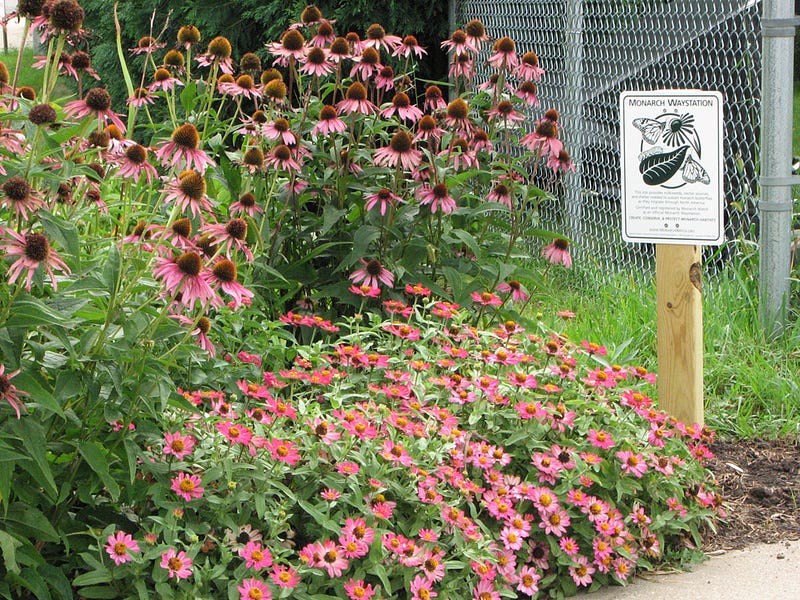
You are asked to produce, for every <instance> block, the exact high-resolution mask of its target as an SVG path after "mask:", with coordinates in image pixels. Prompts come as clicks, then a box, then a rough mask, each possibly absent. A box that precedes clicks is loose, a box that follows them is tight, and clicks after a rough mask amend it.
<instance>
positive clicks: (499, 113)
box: [487, 100, 525, 125]
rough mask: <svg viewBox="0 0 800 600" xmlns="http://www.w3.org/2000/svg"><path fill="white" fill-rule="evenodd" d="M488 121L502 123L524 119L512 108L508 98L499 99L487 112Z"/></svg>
mask: <svg viewBox="0 0 800 600" xmlns="http://www.w3.org/2000/svg"><path fill="white" fill-rule="evenodd" d="M487 116H488V118H489V121H502V122H503V125H508V124H512V123H516V122H519V121H524V120H525V117H524V116H523V115H521V114H520V113H518V112H517V111H516V110H515V109H514V104H513V103H512V102H511V101H510V100H501V101H500V102H498V103H497V106H495V107H494V108H493V109H492V110H490V111H489V112H488V113H487Z"/></svg>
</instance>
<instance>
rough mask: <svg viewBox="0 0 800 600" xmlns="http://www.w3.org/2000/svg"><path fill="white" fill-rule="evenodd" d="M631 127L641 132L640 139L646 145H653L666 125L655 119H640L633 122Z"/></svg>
mask: <svg viewBox="0 0 800 600" xmlns="http://www.w3.org/2000/svg"><path fill="white" fill-rule="evenodd" d="M633 126H634V127H636V129H638V130H639V131H641V132H642V138H643V139H644V141H645V142H647V143H648V144H655V143H656V142H657V141H658V140H659V138H660V137H661V134H662V133H664V127H665V126H666V123H665V122H663V121H657V120H655V119H647V118H645V117H641V118H639V119H634V120H633Z"/></svg>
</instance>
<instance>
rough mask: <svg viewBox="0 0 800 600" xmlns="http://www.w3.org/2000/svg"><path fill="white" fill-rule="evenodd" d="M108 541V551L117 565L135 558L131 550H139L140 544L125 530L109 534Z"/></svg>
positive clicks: (106, 547) (106, 546)
mask: <svg viewBox="0 0 800 600" xmlns="http://www.w3.org/2000/svg"><path fill="white" fill-rule="evenodd" d="M107 542H108V543H107V544H106V545H105V549H106V552H107V553H108V555H109V556H110V557H111V560H113V561H114V564H115V565H117V566H119V565H121V564H124V563H126V562H130V561H132V560H133V557H132V556H131V555H130V554H129V552H139V544H138V543H137V542H136V540H134V539H133V538H132V537H131V536H130V534H128V533H125V532H124V531H117V532H116V533H112V534H111V535H109V536H108V540H107Z"/></svg>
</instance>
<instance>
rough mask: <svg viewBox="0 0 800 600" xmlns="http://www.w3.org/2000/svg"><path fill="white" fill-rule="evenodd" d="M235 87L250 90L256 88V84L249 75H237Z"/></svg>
mask: <svg viewBox="0 0 800 600" xmlns="http://www.w3.org/2000/svg"><path fill="white" fill-rule="evenodd" d="M236 85H238V86H239V87H240V88H242V89H244V90H252V89H253V88H254V87H255V86H256V83H255V81H253V78H252V77H250V75H239V77H238V78H237V79H236Z"/></svg>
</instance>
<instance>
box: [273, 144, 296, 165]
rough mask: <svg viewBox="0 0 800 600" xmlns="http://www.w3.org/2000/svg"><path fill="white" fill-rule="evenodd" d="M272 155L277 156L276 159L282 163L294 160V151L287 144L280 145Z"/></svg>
mask: <svg viewBox="0 0 800 600" xmlns="http://www.w3.org/2000/svg"><path fill="white" fill-rule="evenodd" d="M272 153H273V154H274V155H275V158H277V159H278V160H281V161H283V160H289V159H290V158H292V151H291V149H290V148H289V146H287V145H286V144H278V145H277V146H275V149H274V150H273V151H272Z"/></svg>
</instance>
